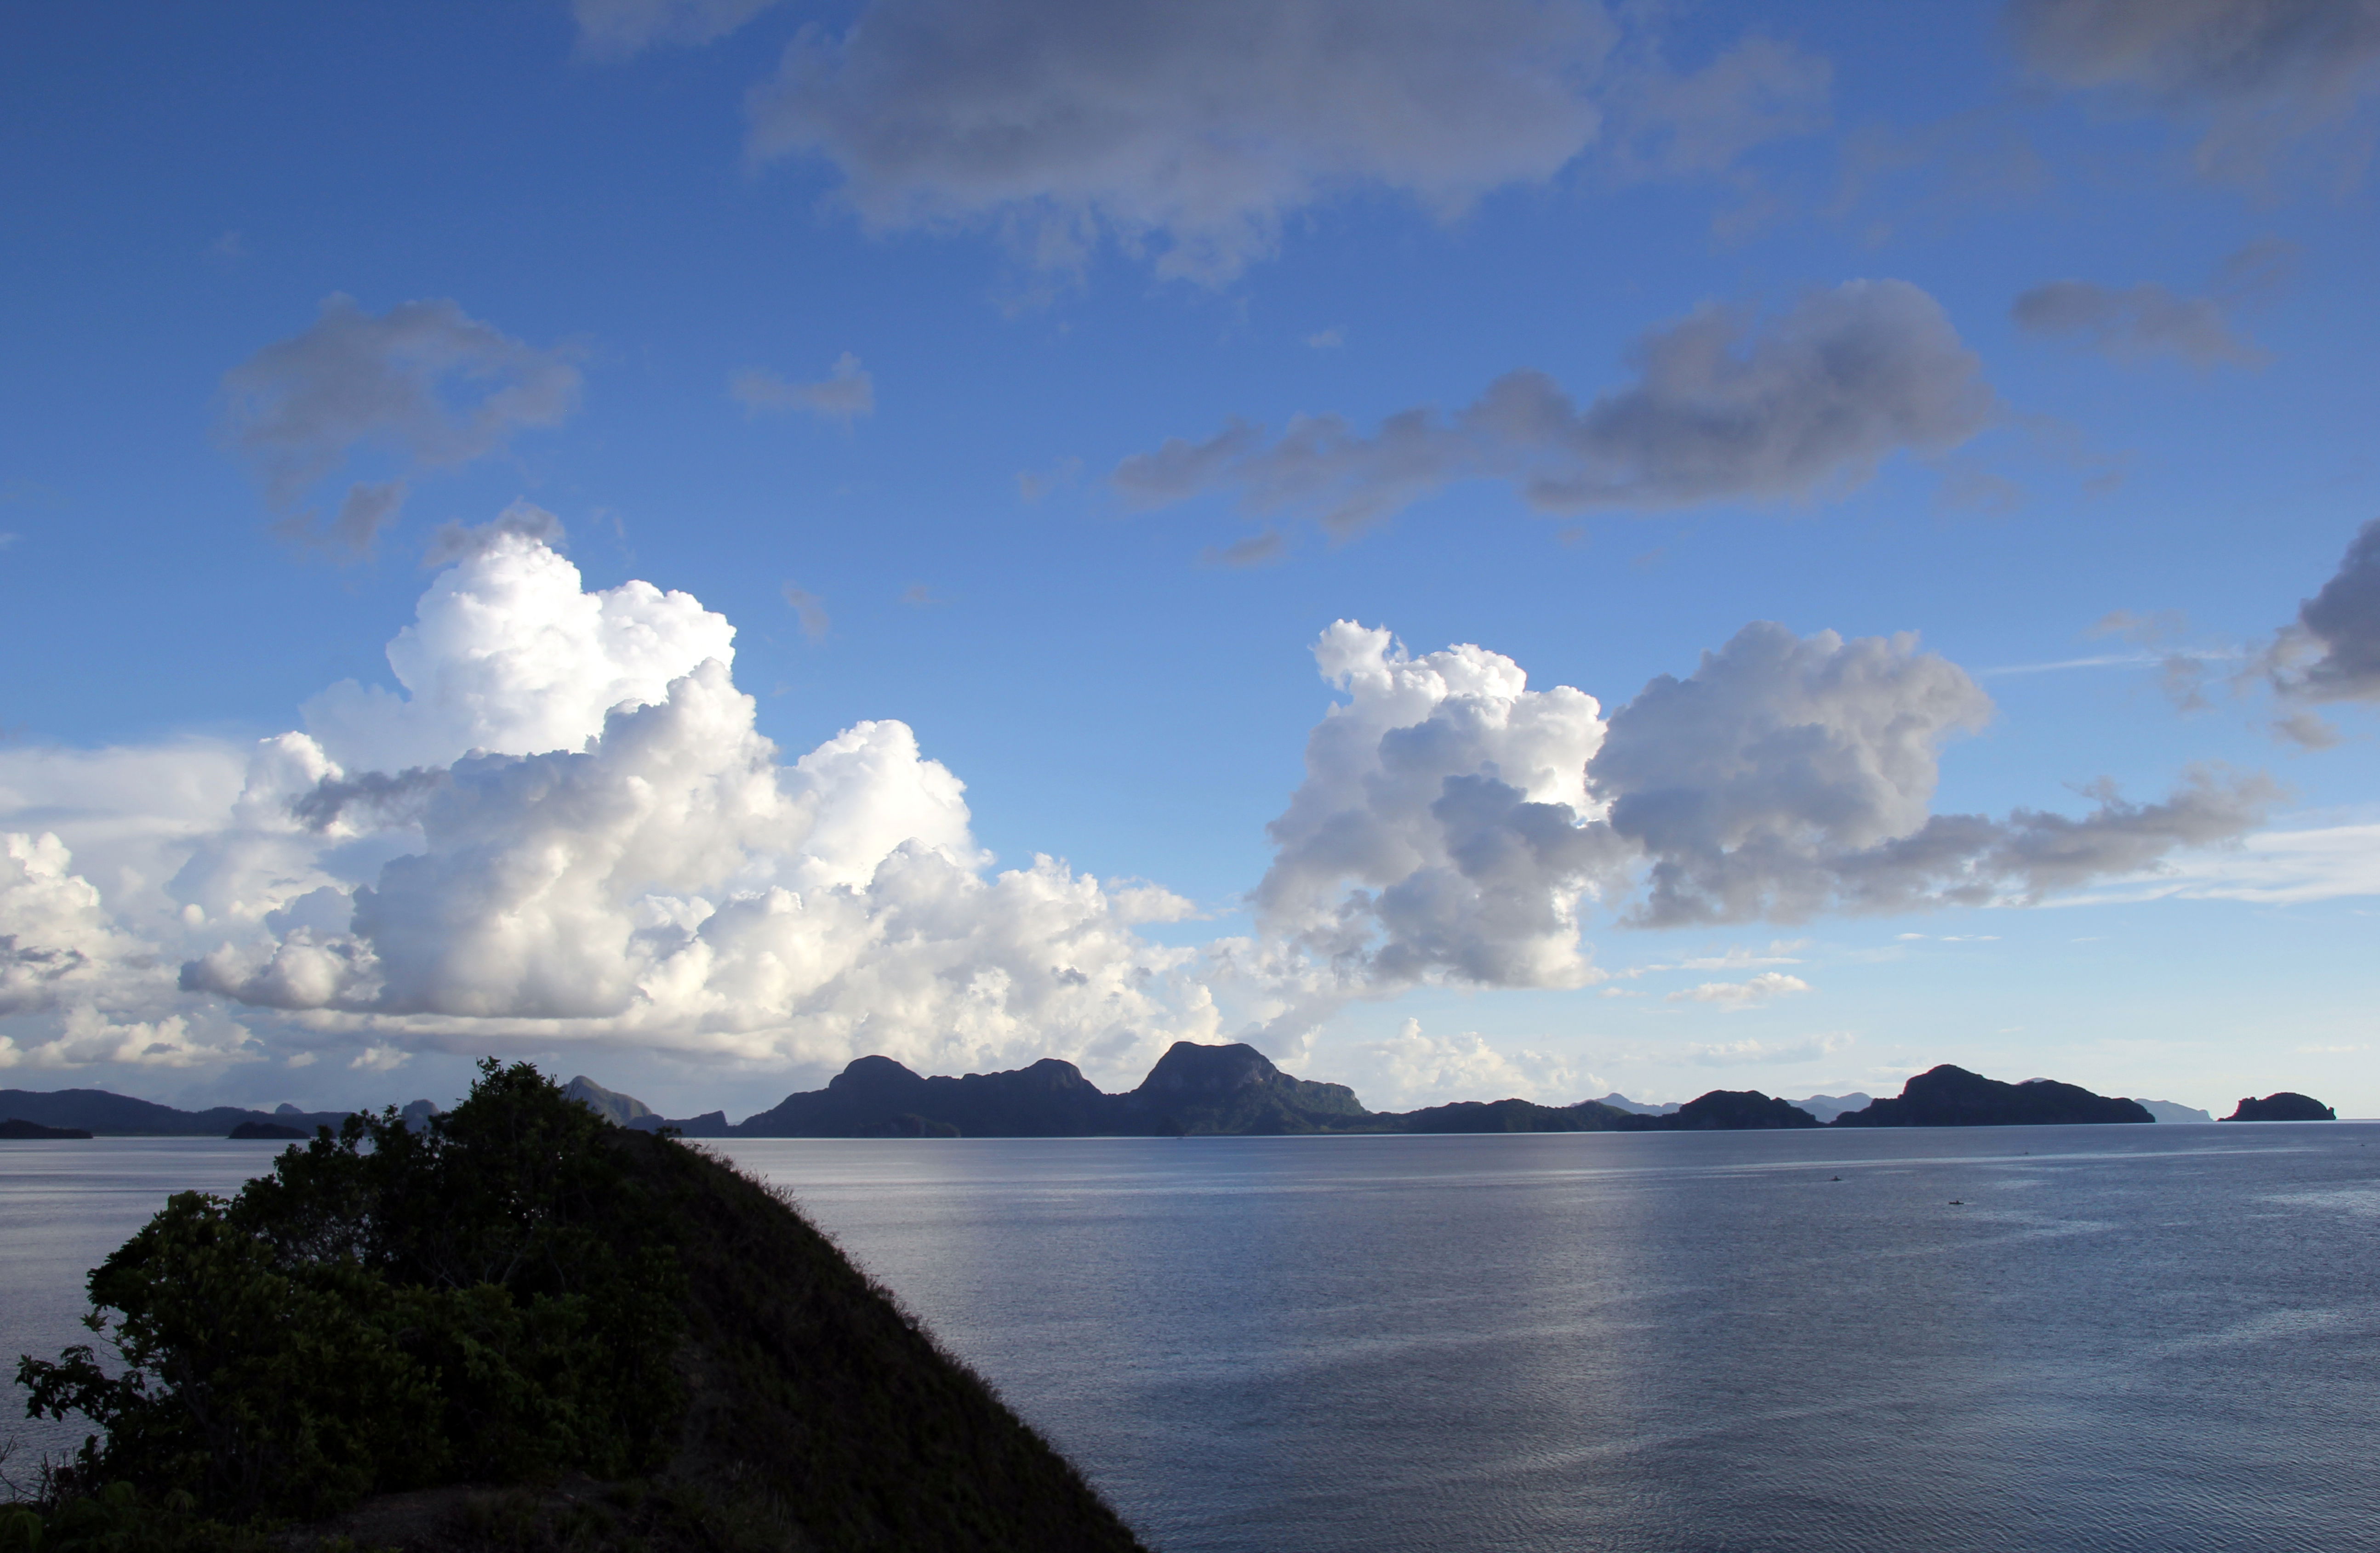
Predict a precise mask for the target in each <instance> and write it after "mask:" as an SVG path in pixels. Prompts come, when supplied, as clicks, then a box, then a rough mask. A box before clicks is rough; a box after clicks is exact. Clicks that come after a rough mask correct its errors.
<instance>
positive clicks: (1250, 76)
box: [749, 0, 1616, 283]
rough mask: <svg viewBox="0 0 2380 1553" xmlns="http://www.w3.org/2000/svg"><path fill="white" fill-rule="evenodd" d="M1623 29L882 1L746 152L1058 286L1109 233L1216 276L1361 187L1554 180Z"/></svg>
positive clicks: (1263, 9)
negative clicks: (994, 244)
mask: <svg viewBox="0 0 2380 1553" xmlns="http://www.w3.org/2000/svg"><path fill="white" fill-rule="evenodd" d="M1615 35H1616V33H1615V30H1614V28H1613V26H1612V24H1611V22H1610V21H1609V18H1607V17H1606V16H1605V14H1604V12H1603V10H1602V8H1601V6H1598V5H1596V4H1593V3H1592V0H1473V3H1472V4H1469V5H1463V6H1445V5H1439V4H1437V3H1435V0H1209V3H1208V4H1201V5H1189V6H1185V5H1172V4H1159V3H1152V0H1138V3H1124V0H1014V3H1010V4H1004V5H998V6H984V5H975V4H968V3H965V0H871V3H870V4H868V6H865V7H864V8H863V9H862V11H861V12H860V14H859V16H858V18H857V19H856V21H855V22H854V23H853V24H852V25H851V26H850V27H849V29H848V30H845V31H844V32H843V33H842V34H841V35H840V36H835V35H832V34H830V33H828V32H826V31H824V30H820V29H818V28H811V29H808V30H805V31H804V32H803V33H802V35H801V36H800V37H798V38H797V39H796V40H795V42H794V43H793V44H792V45H791V46H790V47H789V48H788V49H787V50H786V53H785V55H784V59H783V65H782V67H781V68H780V70H779V73H778V75H777V77H776V78H775V79H773V80H771V81H770V82H768V83H767V84H765V85H764V86H762V87H760V88H759V89H758V90H756V91H754V92H753V93H752V95H751V99H750V103H749V109H750V115H751V150H752V152H753V153H754V154H755V155H756V156H759V157H761V158H764V159H765V158H773V157H780V156H788V155H807V156H815V157H819V158H822V159H824V160H825V161H827V162H829V163H832V164H833V165H834V166H835V167H836V169H837V170H838V171H839V172H840V173H841V175H842V176H843V180H844V196H845V198H847V199H848V200H849V201H850V203H851V204H852V205H853V207H854V208H856V211H857V212H858V213H859V214H860V216H861V218H862V219H863V221H864V222H865V223H866V224H868V226H869V227H870V228H871V229H873V230H878V231H883V230H892V229H900V228H910V227H920V226H923V227H948V226H954V225H974V224H988V225H990V226H992V227H994V228H996V229H997V230H999V231H1001V232H1002V234H1003V235H1004V236H1005V237H1007V238H1008V239H1009V240H1010V241H1011V243H1012V244H1013V245H1014V247H1015V248H1016V249H1018V250H1019V251H1020V252H1021V253H1023V254H1024V255H1025V256H1026V258H1027V259H1028V260H1029V261H1031V262H1033V263H1034V264H1036V265H1038V266H1039V267H1043V268H1051V269H1059V270H1064V269H1071V268H1077V267H1079V266H1080V265H1081V263H1082V262H1083V261H1084V260H1085V259H1086V257H1087V254H1088V253H1089V251H1090V250H1091V249H1092V248H1093V247H1094V246H1095V245H1096V244H1098V243H1099V241H1100V240H1102V238H1105V237H1112V238H1114V239H1115V240H1117V241H1119V242H1120V243H1122V244H1123V246H1124V247H1126V248H1127V249H1130V250H1132V251H1135V252H1139V251H1153V252H1154V254H1155V257H1156V261H1157V267H1158V270H1159V272H1160V273H1163V274H1167V275H1178V276H1185V277H1189V278H1192V279H1196V280H1199V281H1205V282H1209V283H1212V282H1220V281H1222V280H1226V279H1228V278H1230V277H1231V276H1232V275H1233V274H1235V273H1238V272H1239V271H1240V270H1241V269H1242V268H1243V267H1244V266H1245V265H1246V264H1247V263H1248V262H1249V261H1251V260H1254V259H1257V258H1259V257H1262V256H1263V255H1265V254H1267V253H1269V251H1271V249H1272V248H1273V247H1274V245H1275V242H1276V240H1277V237H1278V235H1279V232H1280V229H1281V223H1282V221H1283V219H1284V217H1286V216H1287V215H1288V214H1290V213H1291V212H1294V211H1297V210H1299V209H1301V208H1304V207H1306V206H1308V205H1311V204H1313V203H1315V202H1317V201H1318V200H1324V199H1327V198H1329V197H1330V196H1331V195H1333V194H1335V193H1338V192H1341V191H1346V190H1356V189H1363V188H1387V189H1390V190H1393V191H1396V192H1399V193H1402V194H1405V195H1407V196H1410V197H1412V198H1414V199H1415V200H1419V201H1420V202H1421V203H1423V204H1424V205H1425V206H1427V207H1428V208H1429V209H1431V210H1433V211H1435V212H1440V213H1447V214H1451V213H1453V212H1459V211H1460V210H1462V209H1463V207H1464V206H1465V205H1467V204H1468V203H1469V202H1470V201H1472V200H1475V199H1476V198H1477V197H1478V196H1479V195H1481V194H1484V193H1486V192H1487V191H1488V190H1489V189H1492V188H1498V187H1500V186H1503V185H1506V184H1512V183H1526V182H1536V181H1540V180H1543V179H1545V178H1548V177H1549V176H1552V175H1553V174H1554V173H1555V172H1557V171H1558V170H1559V169H1560V168H1561V167H1562V166H1563V165H1564V164H1566V163H1568V162H1570V161H1571V160H1572V159H1573V157H1575V156H1576V155H1578V153H1579V152H1581V151H1583V150H1584V149H1585V147H1586V146H1587V145H1588V144H1589V143H1590V142H1591V141H1592V140H1594V139H1595V138H1596V135H1597V130H1598V127H1599V125H1600V114H1599V113H1598V110H1597V107H1596V106H1595V104H1594V103H1592V102H1591V101H1590V100H1589V97H1588V94H1587V93H1588V88H1589V86H1590V84H1591V83H1592V81H1593V80H1594V79H1595V77H1596V76H1597V72H1598V70H1599V69H1600V67H1601V66H1602V63H1603V60H1604V57H1605V55H1606V54H1607V53H1608V51H1609V48H1610V46H1611V44H1612V42H1613V40H1614V37H1615Z"/></svg>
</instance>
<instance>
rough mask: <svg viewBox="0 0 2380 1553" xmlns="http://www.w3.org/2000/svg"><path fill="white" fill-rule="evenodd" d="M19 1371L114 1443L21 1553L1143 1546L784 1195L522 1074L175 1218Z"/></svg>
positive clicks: (97, 1445) (203, 1198) (82, 1467)
mask: <svg viewBox="0 0 2380 1553" xmlns="http://www.w3.org/2000/svg"><path fill="white" fill-rule="evenodd" d="M91 1300H92V1304H93V1305H94V1306H95V1307H96V1308H97V1310H98V1312H99V1313H100V1315H101V1316H103V1318H104V1320H103V1327H102V1328H101V1329H99V1330H100V1331H101V1333H102V1336H101V1339H100V1346H101V1347H103V1348H104V1347H106V1346H107V1345H109V1344H115V1345H119V1346H120V1347H121V1349H122V1353H123V1358H124V1361H125V1363H124V1364H123V1365H117V1364H115V1363H114V1362H112V1361H111V1362H110V1363H108V1364H107V1365H101V1364H100V1363H98V1362H97V1361H96V1360H95V1359H94V1358H93V1356H92V1349H91V1348H90V1347H82V1348H70V1349H68V1350H67V1352H66V1353H65V1354H64V1355H62V1356H60V1358H58V1359H57V1360H55V1361H47V1362H44V1361H41V1360H36V1359H31V1358H28V1359H26V1360H24V1361H22V1363H21V1364H20V1365H19V1367H18V1381H19V1383H20V1384H22V1385H24V1386H25V1387H26V1389H27V1391H28V1393H29V1395H30V1399H31V1403H32V1406H33V1409H34V1411H35V1413H37V1414H39V1415H47V1416H54V1417H67V1416H70V1415H79V1416H81V1417H84V1418H88V1419H90V1420H91V1422H92V1424H93V1425H95V1426H97V1433H96V1435H95V1437H94V1438H93V1440H92V1441H91V1443H90V1444H88V1445H86V1446H85V1448H84V1449H83V1450H82V1452H81V1453H80V1455H79V1457H78V1458H77V1459H76V1460H75V1461H74V1462H72V1464H71V1465H70V1466H68V1467H67V1468H66V1470H65V1471H64V1473H63V1474H62V1475H59V1476H57V1477H56V1478H55V1480H53V1481H50V1482H48V1483H47V1484H45V1485H43V1486H42V1494H41V1497H40V1499H39V1502H38V1503H36V1504H35V1505H33V1506H31V1507H30V1508H25V1507H6V1506H0V1548H8V1547H17V1548H24V1549H29V1550H30V1549H36V1548H57V1549H61V1550H75V1549H89V1550H91V1553H101V1550H103V1549H107V1550H123V1553H144V1550H148V1549H156V1550H158V1553H167V1550H172V1553H214V1550H220V1553H233V1550H238V1553H271V1550H282V1553H297V1550H307V1549H323V1550H328V1549H332V1548H347V1549H355V1548H375V1549H377V1548H391V1547H401V1548H406V1549H419V1550H422V1553H443V1550H446V1549H461V1548H484V1547H507V1548H519V1549H554V1550H561V1549H584V1550H587V1553H595V1550H599V1549H618V1550H620V1553H627V1550H629V1549H646V1550H650V1553H674V1550H677V1549H686V1550H694V1549H701V1550H705V1553H710V1550H720V1553H735V1550H742V1549H754V1550H759V1549H762V1548H772V1549H801V1550H810V1549H819V1550H825V1549H849V1550H853V1553H857V1550H861V1549H879V1548H935V1549H953V1550H956V1549H979V1550H984V1553H990V1550H994V1549H998V1550H1013V1553H1027V1550H1035V1553H1038V1550H1043V1549H1047V1550H1050V1553H1074V1550H1081V1553H1135V1550H1136V1549H1138V1548H1139V1547H1140V1544H1139V1542H1138V1541H1137V1539H1136V1538H1135V1536H1134V1535H1133V1533H1132V1532H1131V1530H1130V1529H1129V1528H1128V1527H1127V1526H1126V1525H1125V1524H1124V1523H1123V1521H1122V1520H1120V1519H1119V1518H1118V1517H1117V1516H1116V1514H1115V1513H1114V1512H1113V1511H1111V1510H1110V1509H1109V1508H1108V1506H1107V1505H1106V1504H1105V1503H1104V1502H1102V1501H1101V1500H1100V1498H1099V1496H1098V1495H1097V1494H1096V1493H1094V1492H1093V1491H1092V1489H1091V1488H1090V1487H1089V1486H1088V1485H1087V1483H1086V1482H1085V1481H1084V1480H1083V1478H1082V1476H1081V1475H1080V1474H1078V1473H1077V1472H1076V1471H1075V1468H1074V1467H1073V1466H1072V1465H1070V1464H1069V1463H1068V1462H1066V1461H1065V1460H1064V1459H1063V1458H1062V1457H1061V1456H1060V1455H1059V1454H1058V1453H1057V1452H1056V1451H1055V1450H1052V1449H1051V1448H1050V1445H1049V1444H1048V1443H1047V1442H1046V1441H1044V1440H1043V1439H1042V1438H1040V1437H1039V1436H1038V1435H1037V1434H1036V1433H1035V1432H1034V1431H1033V1430H1032V1428H1031V1427H1029V1426H1027V1425H1026V1424H1025V1423H1024V1422H1023V1421H1021V1420H1020V1419H1018V1418H1017V1417H1016V1415H1015V1414H1014V1413H1011V1412H1010V1411H1009V1410H1008V1408H1007V1407H1006V1406H1005V1405H1003V1404H1002V1401H1001V1400H1000V1399H999V1397H998V1396H997V1395H995V1394H994V1393H993V1392H992V1390H991V1389H990V1387H989V1386H987V1385H986V1384H985V1383H984V1382H983V1381H982V1380H981V1379H980V1378H978V1377H977V1376H976V1375H975V1374H974V1373H973V1372H972V1371H970V1370H968V1369H967V1368H966V1367H965V1365H961V1364H959V1363H957V1362H956V1361H955V1360H953V1358H951V1357H950V1356H949V1355H948V1354H946V1353H943V1352H942V1350H941V1348H940V1347H939V1346H937V1344H936V1343H935V1341H934V1340H933V1339H932V1337H931V1336H929V1334H928V1333H927V1332H926V1331H925V1330H924V1329H922V1328H921V1327H919V1326H918V1324H917V1322H916V1321H915V1320H914V1319H913V1318H911V1317H910V1316H907V1315H905V1313H904V1312H903V1311H902V1310H901V1309H900V1308H899V1307H898V1306H897V1305H896V1304H894V1303H893V1302H892V1298H891V1297H890V1296H889V1295H887V1294H886V1293H885V1292H883V1291H882V1290H881V1289H880V1288H878V1287H877V1286H875V1285H874V1284H872V1283H870V1282H869V1281H868V1279H867V1278H866V1277H865V1276H864V1275H862V1274H861V1273H860V1272H858V1271H857V1270H856V1269H855V1268H853V1267H852V1265H851V1264H850V1263H849V1262H848V1261H846V1260H845V1259H844V1256H842V1254H841V1253H840V1252H838V1251H837V1250H836V1249H835V1247H834V1246H833V1245H832V1244H831V1243H830V1242H829V1241H828V1240H827V1239H826V1238H825V1237H824V1236H822V1235H820V1233H819V1232H818V1231H816V1230H815V1229H813V1228H812V1227H811V1226H810V1224H809V1223H808V1222H807V1220H806V1219H803V1218H802V1216H801V1215H800V1214H799V1213H797V1212H796V1211H795V1209H794V1207H792V1206H791V1204H790V1203H789V1202H788V1201H787V1200H786V1199H785V1198H784V1197H783V1195H780V1194H778V1193H776V1192H774V1191H772V1190H771V1189H770V1188H768V1187H766V1186H763V1185H761V1184H760V1183H757V1182H755V1181H753V1180H751V1179H750V1178H748V1177H746V1176H743V1175H740V1174H738V1173H736V1171H734V1170H733V1169H731V1168H730V1167H728V1166H727V1165H725V1164H723V1163H722V1162H720V1161H719V1160H717V1159H712V1158H710V1157H709V1156H707V1155H705V1154H703V1153H701V1152H700V1151H698V1150H697V1149H695V1148H692V1147H687V1146H686V1145H683V1144H680V1143H678V1142H676V1141H674V1140H673V1139H670V1138H666V1137H658V1136H654V1135H653V1134H649V1133H638V1132H632V1131H629V1130H627V1129H625V1128H621V1127H617V1126H614V1125H613V1124H612V1123H611V1122H608V1121H606V1120H604V1119H603V1118H602V1117H601V1116H600V1115H598V1114H596V1113H595V1112H594V1111H593V1110H590V1109H589V1107H587V1106H585V1105H583V1104H580V1103H577V1101H575V1100H573V1099H572V1098H570V1097H568V1096H566V1095H565V1093H564V1092H563V1091H562V1090H561V1089H560V1088H558V1087H557V1086H554V1085H553V1084H552V1083H551V1082H549V1081H548V1080H546V1079H545V1078H543V1077H542V1076H541V1075H540V1074H538V1073H537V1072H536V1071H535V1070H534V1069H531V1068H529V1067H528V1066H527V1065H525V1064H524V1065H519V1066H516V1067H513V1068H510V1069H503V1068H499V1067H498V1066H497V1064H496V1063H494V1062H488V1063H486V1064H484V1066H483V1068H482V1077H481V1079H480V1082H479V1083H478V1084H477V1085H476V1086H473V1090H472V1093H471V1096H470V1098H468V1099H467V1100H465V1101H464V1102H463V1103H461V1104H460V1105H458V1106H457V1107H455V1110H452V1111H449V1112H446V1113H443V1114H442V1115H440V1116H438V1117H437V1118H435V1119H434V1120H432V1121H430V1122H426V1123H424V1124H423V1125H421V1126H419V1127H418V1128H416V1127H410V1126H408V1125H407V1123H406V1121H405V1119H404V1118H403V1117H401V1116H400V1115H398V1114H397V1113H396V1112H395V1110H390V1111H387V1112H385V1113H383V1115H382V1116H381V1117H378V1118H364V1117H360V1116H358V1117H356V1118H354V1119H352V1120H350V1121H349V1122H346V1123H345V1124H344V1126H343V1127H342V1129H341V1131H340V1133H339V1134H337V1135H336V1136H335V1137H334V1136H333V1135H331V1134H328V1133H322V1134H318V1135H317V1136H316V1138H315V1139H314V1141H313V1142H312V1143H310V1145H308V1146H306V1147H293V1148H289V1149H286V1150H285V1151H284V1152H283V1153H282V1154H281V1156H280V1157H279V1159H277V1160H276V1161H275V1162H274V1165H273V1173H272V1174H271V1175H269V1176H265V1177H262V1178H261V1179H259V1180H257V1181H253V1182H251V1183H249V1184H248V1185H247V1186H246V1187H245V1188H243V1189H242V1190H241V1191H240V1193H239V1194H238V1195H237V1196H235V1197H232V1198H230V1199H228V1200H226V1199H224V1198H220V1197H213V1196H209V1195H204V1194H201V1193H196V1192H186V1193H182V1194H179V1195H176V1196H174V1197H173V1198H172V1199H170V1201H169V1202H168V1204H167V1206H166V1207H165V1209H164V1211H163V1212H162V1213H160V1214H159V1215H158V1216H157V1217H156V1218H155V1219H152V1220H151V1221H150V1223H149V1224H148V1226H147V1227H146V1228H144V1229H143V1230H141V1231H140V1233H138V1234H137V1235H135V1236H134V1237H133V1238H132V1239H131V1240H130V1241H128V1242H127V1243H126V1244H125V1245H124V1246H123V1247H121V1248H120V1249H118V1250H117V1251H116V1252H115V1254H114V1255H112V1256H109V1257H108V1258H107V1260H106V1261H105V1262H104V1263H103V1264H102V1265H101V1266H100V1268H98V1269H97V1270H96V1271H94V1272H93V1273H92V1274H91Z"/></svg>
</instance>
